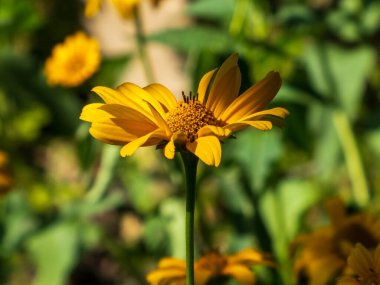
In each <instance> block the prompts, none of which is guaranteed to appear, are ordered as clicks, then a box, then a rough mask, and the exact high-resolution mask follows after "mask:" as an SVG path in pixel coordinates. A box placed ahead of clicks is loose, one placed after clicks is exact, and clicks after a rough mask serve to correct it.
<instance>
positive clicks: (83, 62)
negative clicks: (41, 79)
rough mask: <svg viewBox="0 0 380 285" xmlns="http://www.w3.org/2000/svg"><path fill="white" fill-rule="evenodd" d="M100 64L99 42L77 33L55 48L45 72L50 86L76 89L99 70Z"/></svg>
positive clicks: (47, 62)
mask: <svg viewBox="0 0 380 285" xmlns="http://www.w3.org/2000/svg"><path fill="white" fill-rule="evenodd" d="M99 64H100V49H99V44H98V42H97V40H95V39H93V38H90V37H88V36H87V35H85V34H84V33H83V32H77V33H76V34H74V35H71V36H68V37H67V38H66V39H65V41H64V42H63V43H60V44H58V45H56V46H55V47H54V48H53V51H52V55H51V56H50V57H49V58H48V59H47V60H46V63H45V69H44V72H45V75H46V77H47V80H48V83H49V84H50V85H62V86H65V87H75V86H78V85H80V84H81V83H83V82H84V81H85V80H87V79H88V78H90V77H91V76H92V75H93V74H94V73H95V72H96V71H97V70H98V68H99Z"/></svg>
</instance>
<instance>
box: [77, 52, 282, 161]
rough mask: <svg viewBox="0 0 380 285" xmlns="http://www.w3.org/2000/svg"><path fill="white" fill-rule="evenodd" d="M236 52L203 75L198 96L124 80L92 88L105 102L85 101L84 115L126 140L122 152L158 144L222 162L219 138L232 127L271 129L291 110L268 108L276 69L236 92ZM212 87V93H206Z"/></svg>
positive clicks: (108, 135)
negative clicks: (179, 94)
mask: <svg viewBox="0 0 380 285" xmlns="http://www.w3.org/2000/svg"><path fill="white" fill-rule="evenodd" d="M237 61H238V57H237V55H236V54H234V55H232V56H230V57H229V58H228V59H227V60H226V61H225V62H224V63H223V65H222V66H221V67H220V68H219V69H214V70H212V71H210V72H208V73H207V74H206V75H204V77H203V78H202V80H201V82H200V84H199V87H198V93H197V95H192V94H191V93H190V95H189V96H186V95H184V93H183V100H180V101H178V102H177V100H176V98H175V96H174V95H173V94H172V93H171V92H170V91H169V90H168V89H167V88H166V87H164V86H162V85H160V84H157V83H155V84H151V85H149V86H146V87H144V88H140V87H139V86H137V85H135V84H132V83H124V84H122V85H121V86H119V87H118V88H116V89H111V88H107V87H102V86H98V87H95V88H94V89H93V91H94V92H95V93H97V94H98V95H99V96H100V97H101V98H102V99H103V100H104V101H105V104H102V103H96V104H89V105H87V106H85V107H84V108H83V110H82V114H81V116H80V118H81V119H82V120H84V121H88V122H91V123H92V124H91V128H90V133H91V134H92V136H94V137H95V138H96V139H98V140H100V141H103V142H106V143H112V144H119V145H124V146H123V147H122V149H121V151H120V153H121V156H123V157H125V156H130V155H132V154H133V153H134V152H135V151H136V150H137V149H138V148H139V147H141V146H151V145H160V146H162V147H163V152H164V155H165V157H167V158H168V159H173V158H174V154H175V151H176V149H179V150H180V151H183V150H186V151H189V152H192V153H193V154H195V155H196V156H197V157H199V158H200V159H201V160H202V161H203V162H204V163H206V164H208V165H213V166H218V165H219V163H220V160H221V154H222V150H221V145H220V142H221V141H223V140H224V139H226V138H228V137H229V136H231V134H232V133H233V132H236V131H239V130H241V129H244V128H246V127H249V126H252V127H254V128H256V129H259V130H270V129H271V128H272V126H273V124H275V123H278V122H279V121H280V119H283V118H284V117H285V116H286V115H287V114H288V111H287V110H286V109H284V108H281V107H278V108H273V109H269V110H264V108H265V107H266V106H267V104H268V103H269V102H270V101H271V100H272V99H273V97H274V96H275V95H276V93H277V91H278V90H279V88H280V86H281V78H280V76H279V74H278V73H277V72H273V71H271V72H269V73H268V75H267V76H266V77H265V78H264V79H262V80H261V81H259V82H258V83H256V84H255V85H253V86H252V87H250V88H249V89H248V90H246V91H245V92H244V93H243V94H241V95H240V96H238V92H239V88H240V78H241V75H240V70H239V67H238V65H237ZM208 90H209V92H208Z"/></svg>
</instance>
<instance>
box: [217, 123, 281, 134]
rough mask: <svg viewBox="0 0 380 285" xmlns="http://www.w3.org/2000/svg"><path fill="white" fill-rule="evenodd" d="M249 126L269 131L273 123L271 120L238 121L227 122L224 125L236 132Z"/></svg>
mask: <svg viewBox="0 0 380 285" xmlns="http://www.w3.org/2000/svg"><path fill="white" fill-rule="evenodd" d="M249 126H251V127H254V128H256V129H258V130H261V131H269V130H271V129H272V127H273V124H272V122H271V121H240V122H237V123H232V124H229V125H227V126H225V127H224V128H226V129H229V130H231V131H232V132H237V131H239V130H242V129H244V128H246V127H249Z"/></svg>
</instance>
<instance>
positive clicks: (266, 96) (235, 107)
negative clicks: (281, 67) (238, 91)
mask: <svg viewBox="0 0 380 285" xmlns="http://www.w3.org/2000/svg"><path fill="white" fill-rule="evenodd" d="M280 87H281V77H280V75H279V73H278V72H274V71H271V72H269V73H268V74H267V75H266V76H265V78H264V79H262V80H260V81H259V82H257V83H256V84H255V85H253V86H252V87H250V88H249V89H247V90H246V91H245V92H244V93H243V94H242V95H240V96H239V97H238V98H237V99H236V100H235V101H234V102H232V103H231V105H230V106H229V107H228V108H227V109H226V110H225V111H224V112H223V114H221V116H220V119H221V120H222V121H224V122H227V123H232V122H235V121H239V120H240V119H241V118H243V117H246V116H249V115H251V114H253V113H255V112H257V111H260V110H262V109H263V108H264V107H265V106H267V105H268V103H269V102H270V101H272V99H273V98H274V96H276V94H277V92H278V90H279V89H280Z"/></svg>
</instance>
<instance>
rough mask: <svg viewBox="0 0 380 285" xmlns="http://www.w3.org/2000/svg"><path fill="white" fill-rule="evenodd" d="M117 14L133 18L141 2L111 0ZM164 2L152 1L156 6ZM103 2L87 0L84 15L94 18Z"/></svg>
mask: <svg viewBox="0 0 380 285" xmlns="http://www.w3.org/2000/svg"><path fill="white" fill-rule="evenodd" d="M110 1H111V3H112V5H113V6H114V7H115V9H116V10H117V12H118V13H119V15H120V16H121V17H122V18H126V19H128V18H130V17H132V16H133V10H134V9H135V8H136V7H137V6H138V5H139V3H140V2H141V0H110ZM160 1H162V0H151V2H153V4H154V6H157V5H158V3H159V2H160ZM102 3H103V0H86V6H85V10H84V14H85V16H86V17H94V16H95V15H96V14H97V13H98V12H99V10H100V7H101V4H102Z"/></svg>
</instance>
